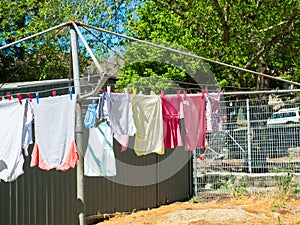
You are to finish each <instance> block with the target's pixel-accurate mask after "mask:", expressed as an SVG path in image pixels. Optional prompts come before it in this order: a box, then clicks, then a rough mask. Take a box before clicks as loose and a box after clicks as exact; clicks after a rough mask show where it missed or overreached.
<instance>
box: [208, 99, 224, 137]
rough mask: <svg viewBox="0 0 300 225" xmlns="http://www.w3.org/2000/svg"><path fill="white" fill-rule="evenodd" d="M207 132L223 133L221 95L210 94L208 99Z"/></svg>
mask: <svg viewBox="0 0 300 225" xmlns="http://www.w3.org/2000/svg"><path fill="white" fill-rule="evenodd" d="M206 130H207V132H212V133H217V132H219V131H222V117H221V106H220V94H219V93H209V94H208V95H207V97H206Z"/></svg>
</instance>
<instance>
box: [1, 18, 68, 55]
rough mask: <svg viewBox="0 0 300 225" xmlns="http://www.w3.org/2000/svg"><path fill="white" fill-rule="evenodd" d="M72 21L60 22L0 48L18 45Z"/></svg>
mask: <svg viewBox="0 0 300 225" xmlns="http://www.w3.org/2000/svg"><path fill="white" fill-rule="evenodd" d="M70 23H71V22H66V23H61V24H59V25H57V26H55V27H51V28H49V29H47V30H44V31H41V32H39V33H36V34H33V35H30V36H28V37H25V38H22V39H20V40H18V41H14V42H12V43H9V44H7V45H3V46H1V47H0V50H3V49H6V48H9V47H11V46H13V45H16V44H19V43H21V42H23V41H27V40H30V39H32V38H34V37H37V36H40V35H42V34H45V33H47V32H49V31H52V30H56V29H59V28H61V27H64V26H67V25H69V24H70Z"/></svg>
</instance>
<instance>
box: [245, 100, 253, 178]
mask: <svg viewBox="0 0 300 225" xmlns="http://www.w3.org/2000/svg"><path fill="white" fill-rule="evenodd" d="M246 106H247V142H248V169H249V173H252V165H251V125H250V101H249V98H247V99H246Z"/></svg>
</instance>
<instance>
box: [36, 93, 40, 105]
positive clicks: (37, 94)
mask: <svg viewBox="0 0 300 225" xmlns="http://www.w3.org/2000/svg"><path fill="white" fill-rule="evenodd" d="M35 98H36V103H37V104H39V102H40V99H39V98H40V93H38V92H36V93H35Z"/></svg>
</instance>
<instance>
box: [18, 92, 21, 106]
mask: <svg viewBox="0 0 300 225" xmlns="http://www.w3.org/2000/svg"><path fill="white" fill-rule="evenodd" d="M17 97H18V99H19V102H20V105H22V95H21V94H20V93H18V94H17Z"/></svg>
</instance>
